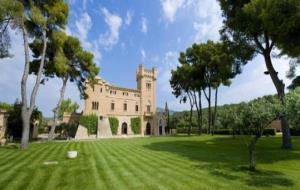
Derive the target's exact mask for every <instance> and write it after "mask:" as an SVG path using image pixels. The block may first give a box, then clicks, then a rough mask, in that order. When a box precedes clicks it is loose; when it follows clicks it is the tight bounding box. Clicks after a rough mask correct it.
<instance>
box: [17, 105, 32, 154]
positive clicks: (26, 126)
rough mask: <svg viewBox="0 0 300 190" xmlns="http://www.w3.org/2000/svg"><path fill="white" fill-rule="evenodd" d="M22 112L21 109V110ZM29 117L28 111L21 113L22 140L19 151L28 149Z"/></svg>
mask: <svg viewBox="0 0 300 190" xmlns="http://www.w3.org/2000/svg"><path fill="white" fill-rule="evenodd" d="M22 112H23V109H22ZM30 115H31V114H29V113H28V111H25V112H24V113H22V125H23V129H22V139H21V145H20V148H21V149H27V148H28V142H29V133H30Z"/></svg>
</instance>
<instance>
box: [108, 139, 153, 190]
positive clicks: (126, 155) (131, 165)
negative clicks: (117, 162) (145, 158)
mask: <svg viewBox="0 0 300 190" xmlns="http://www.w3.org/2000/svg"><path fill="white" fill-rule="evenodd" d="M123 148H124V147H117V146H116V145H115V144H114V143H113V142H112V143H111V144H110V149H111V150H112V151H114V152H115V156H116V157H120V158H122V160H123V161H122V162H123V163H124V164H125V166H126V167H127V168H128V170H129V171H131V173H132V175H133V176H134V177H133V179H135V180H134V181H132V182H131V183H135V181H136V182H138V183H137V184H132V185H131V186H135V188H138V189H139V188H142V189H144V188H149V187H151V186H153V184H154V183H152V182H151V181H150V180H153V179H154V178H153V177H152V176H149V175H147V174H149V172H150V170H149V168H147V167H144V166H143V164H141V161H140V160H138V159H135V158H133V157H134V156H133V155H132V154H131V153H130V151H129V150H130V149H127V150H125V151H124V149H123ZM127 179H129V178H127ZM130 180H131V179H130Z"/></svg>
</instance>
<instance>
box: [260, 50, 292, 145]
mask: <svg viewBox="0 0 300 190" xmlns="http://www.w3.org/2000/svg"><path fill="white" fill-rule="evenodd" d="M268 52H269V51H268ZM264 59H265V63H266V67H267V69H268V72H269V74H270V76H271V79H272V81H273V83H274V85H275V87H276V91H277V94H278V97H279V99H280V102H281V106H282V108H281V113H280V119H281V129H282V148H284V149H291V148H292V140H291V134H290V128H289V124H288V121H287V118H286V114H285V111H284V107H285V93H284V88H285V85H284V83H283V81H282V80H280V79H279V78H278V73H277V72H276V71H275V69H274V67H273V64H272V60H271V56H270V53H265V54H264Z"/></svg>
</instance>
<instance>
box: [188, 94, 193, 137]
mask: <svg viewBox="0 0 300 190" xmlns="http://www.w3.org/2000/svg"><path fill="white" fill-rule="evenodd" d="M191 96H193V95H191ZM191 96H190V94H189V93H188V98H189V101H190V106H191V110H190V125H189V128H188V135H189V136H190V135H191V132H192V118H193V107H194V102H193V100H192V98H193V97H191Z"/></svg>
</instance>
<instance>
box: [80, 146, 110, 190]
mask: <svg viewBox="0 0 300 190" xmlns="http://www.w3.org/2000/svg"><path fill="white" fill-rule="evenodd" d="M83 143H84V144H85V145H86V147H87V150H86V151H87V152H88V153H89V154H87V157H88V158H87V159H88V164H89V165H88V166H89V167H88V168H89V170H90V172H91V173H90V174H91V178H90V181H91V182H90V183H92V184H93V186H92V187H93V189H104V188H105V187H106V185H105V178H104V176H103V175H102V172H99V171H98V170H97V164H99V163H97V161H96V156H95V149H94V146H93V144H94V142H93V143H91V142H83Z"/></svg>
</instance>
